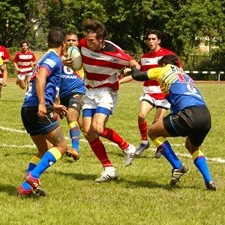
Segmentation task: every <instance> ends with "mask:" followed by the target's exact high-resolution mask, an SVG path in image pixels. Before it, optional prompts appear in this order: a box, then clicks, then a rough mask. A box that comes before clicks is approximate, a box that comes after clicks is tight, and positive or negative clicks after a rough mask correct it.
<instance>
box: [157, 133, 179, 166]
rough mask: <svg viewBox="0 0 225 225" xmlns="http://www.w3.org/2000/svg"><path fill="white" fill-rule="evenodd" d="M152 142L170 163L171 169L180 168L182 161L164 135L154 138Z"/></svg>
mask: <svg viewBox="0 0 225 225" xmlns="http://www.w3.org/2000/svg"><path fill="white" fill-rule="evenodd" d="M153 143H154V144H155V146H156V147H157V150H159V151H161V153H162V154H163V156H164V157H165V158H166V159H167V161H168V162H169V163H170V164H171V165H172V167H173V169H180V168H181V167H182V162H181V161H180V160H179V159H178V157H177V156H176V154H175V152H174V151H173V149H172V148H171V146H170V143H169V142H168V141H167V140H166V139H165V138H164V137H158V138H156V139H155V140H154V141H153Z"/></svg>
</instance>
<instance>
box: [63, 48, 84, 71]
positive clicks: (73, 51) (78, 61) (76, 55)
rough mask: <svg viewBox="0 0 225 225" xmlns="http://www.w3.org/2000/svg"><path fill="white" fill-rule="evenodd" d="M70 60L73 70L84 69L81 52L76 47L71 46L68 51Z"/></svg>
mask: <svg viewBox="0 0 225 225" xmlns="http://www.w3.org/2000/svg"><path fill="white" fill-rule="evenodd" d="M67 54H68V57H69V58H72V69H73V70H79V69H80V68H81V67H82V57H81V54H80V50H79V49H78V48H77V47H75V46H70V47H69V48H68V50H67Z"/></svg>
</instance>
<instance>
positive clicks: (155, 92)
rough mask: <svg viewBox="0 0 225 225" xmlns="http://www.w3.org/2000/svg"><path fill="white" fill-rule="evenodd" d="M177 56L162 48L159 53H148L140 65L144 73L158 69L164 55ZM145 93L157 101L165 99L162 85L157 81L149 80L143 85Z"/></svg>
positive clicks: (142, 58)
mask: <svg viewBox="0 0 225 225" xmlns="http://www.w3.org/2000/svg"><path fill="white" fill-rule="evenodd" d="M169 54H172V55H175V53H174V52H172V51H170V50H168V49H165V48H160V49H159V50H158V51H157V52H147V53H146V54H144V55H143V56H142V57H141V59H140V62H139V63H140V65H141V70H142V71H147V70H149V69H151V68H155V67H158V66H159V64H158V61H159V60H160V59H161V58H162V57H163V56H164V55H169ZM180 67H182V64H181V62H180ZM143 89H144V93H147V94H149V95H150V96H152V97H153V98H155V99H158V100H162V99H165V96H164V95H163V93H162V92H161V89H160V85H159V83H158V82H157V81H156V80H147V81H145V82H144V84H143Z"/></svg>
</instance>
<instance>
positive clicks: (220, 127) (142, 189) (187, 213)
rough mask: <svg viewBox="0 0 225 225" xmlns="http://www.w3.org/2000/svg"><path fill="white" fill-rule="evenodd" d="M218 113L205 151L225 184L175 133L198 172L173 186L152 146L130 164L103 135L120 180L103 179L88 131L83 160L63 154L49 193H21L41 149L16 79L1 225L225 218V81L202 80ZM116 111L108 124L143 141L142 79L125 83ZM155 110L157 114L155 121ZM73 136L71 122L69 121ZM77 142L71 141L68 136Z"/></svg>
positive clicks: (164, 223) (5, 101)
mask: <svg viewBox="0 0 225 225" xmlns="http://www.w3.org/2000/svg"><path fill="white" fill-rule="evenodd" d="M197 86H198V87H199V89H200V90H201V91H202V93H203V95H204V96H205V100H206V102H207V103H208V106H209V109H210V111H211V114H212V129H211V131H210V133H209V135H208V136H207V138H206V140H205V142H204V144H203V146H202V150H203V152H204V153H205V155H206V156H207V158H208V164H209V167H210V169H211V172H212V175H213V177H214V179H215V181H216V183H217V184H218V186H219V189H218V191H217V192H211V191H207V190H206V189H205V187H204V183H203V179H202V177H201V176H200V173H199V172H198V171H197V169H196V168H195V166H194V164H193V162H192V159H191V157H190V156H189V155H188V152H187V151H186V150H185V148H184V146H183V141H184V139H183V138H173V139H172V138H171V139H169V140H170V141H171V144H172V146H173V147H174V150H175V151H176V152H177V153H178V154H179V156H180V158H181V159H182V161H183V162H184V163H185V164H186V165H188V166H189V167H190V171H189V172H188V173H187V174H186V175H185V176H184V177H182V179H181V182H180V183H179V185H178V186H177V187H175V188H173V189H171V188H170V186H169V185H168V182H169V180H170V176H171V167H170V165H169V164H168V163H167V161H166V160H165V159H164V158H160V159H155V158H153V156H154V150H155V149H154V147H153V145H151V147H150V149H149V150H146V151H145V152H144V153H143V155H142V156H141V157H139V158H136V159H135V160H134V161H133V164H132V165H131V166H130V167H128V168H124V166H123V155H122V153H121V151H120V149H119V148H118V147H117V146H115V145H113V144H111V143H109V142H108V141H106V140H103V141H104V143H105V146H106V148H107V151H108V153H109V156H110V159H111V160H112V162H113V164H114V166H115V167H116V168H117V170H118V172H119V175H120V179H119V180H118V181H116V182H109V183H103V184H98V183H95V182H94V180H95V179H96V178H97V177H98V176H99V175H100V174H101V172H102V167H101V165H100V163H99V162H98V160H97V159H96V158H95V156H94V154H93V153H92V151H91V150H90V148H89V146H88V144H87V142H86V141H85V140H84V138H83V136H82V138H81V158H80V160H79V161H77V162H74V161H72V160H69V159H67V158H66V157H63V158H62V159H61V161H59V162H58V163H56V164H55V165H53V166H52V167H51V168H50V169H48V170H47V171H46V172H45V173H44V174H43V176H42V177H41V180H42V184H43V188H44V189H45V190H46V191H47V194H48V195H47V196H46V197H44V198H26V199H23V198H19V197H17V195H16V190H17V187H18V185H20V183H21V181H22V178H23V175H24V172H25V168H26V166H27V162H28V161H29V159H30V158H31V157H32V155H33V154H35V153H36V149H35V147H34V145H33V143H32V141H31V139H30V138H29V136H28V135H27V134H26V132H25V131H24V128H23V125H22V122H21V119H20V107H21V104H22V100H23V95H24V91H22V90H20V89H19V88H18V86H16V85H15V83H12V82H9V83H8V86H7V87H6V88H4V89H3V92H2V100H1V101H0V110H1V120H0V162H1V163H0V171H1V174H2V175H1V176H0V224H1V225H17V224H18V225H22V224H23V225H61V224H62V225H67V224H68V225H83V224H85V225H86V224H87V225H120V224H121V225H184V224H185V225H186V224H188V225H208V224H210V225H214V224H220V225H221V224H224V220H225V208H224V205H225V197H224V195H225V182H224V180H225V179H224V172H225V152H224V148H225V147H224V145H225V141H224V138H225V129H224V125H225V122H224V118H225V107H224V102H225V101H224V99H225V97H224V93H225V85H224V84H198V85H197ZM119 93H120V99H119V102H118V107H117V110H116V112H115V114H114V115H113V116H112V117H111V119H110V121H109V123H108V126H110V127H113V128H115V129H116V130H117V131H118V132H119V133H120V134H121V135H122V136H123V137H126V139H127V140H128V141H129V142H131V143H133V144H134V145H138V144H139V134H138V130H137V121H136V114H137V109H138V99H139V96H140V94H141V93H142V87H141V83H138V82H133V83H129V84H126V85H124V86H122V87H121V90H120V92H119ZM151 118H152V115H149V124H150V121H151ZM61 124H62V126H63V128H64V131H65V135H66V137H67V138H68V128H67V125H66V121H65V120H62V121H61ZM68 143H69V139H68Z"/></svg>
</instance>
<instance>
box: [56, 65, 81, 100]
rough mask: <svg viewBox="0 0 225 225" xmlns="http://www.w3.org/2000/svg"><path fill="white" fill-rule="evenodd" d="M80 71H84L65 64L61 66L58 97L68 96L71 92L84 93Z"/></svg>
mask: <svg viewBox="0 0 225 225" xmlns="http://www.w3.org/2000/svg"><path fill="white" fill-rule="evenodd" d="M82 73H84V71H83V70H80V71H73V70H72V69H70V68H69V67H67V66H64V67H63V70H62V75H61V84H60V88H59V96H60V98H66V97H69V96H70V95H71V94H73V93H80V94H85V84H84V80H83V74H82Z"/></svg>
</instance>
